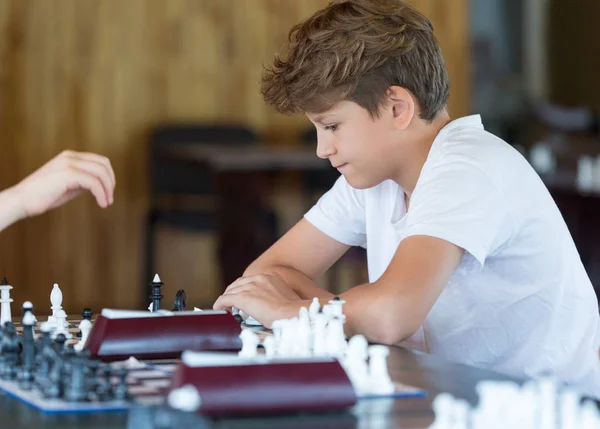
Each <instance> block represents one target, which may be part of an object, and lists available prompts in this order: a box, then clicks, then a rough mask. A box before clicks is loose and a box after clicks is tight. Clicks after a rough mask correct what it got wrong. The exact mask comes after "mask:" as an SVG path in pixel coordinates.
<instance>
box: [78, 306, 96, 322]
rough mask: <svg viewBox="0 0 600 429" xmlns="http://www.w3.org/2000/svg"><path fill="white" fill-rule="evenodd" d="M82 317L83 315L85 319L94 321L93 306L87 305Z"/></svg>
mask: <svg viewBox="0 0 600 429" xmlns="http://www.w3.org/2000/svg"><path fill="white" fill-rule="evenodd" d="M81 317H83V318H84V319H86V320H89V321H90V322H91V321H92V317H94V312H93V311H92V309H91V308H89V307H86V308H84V309H83V311H82V312H81Z"/></svg>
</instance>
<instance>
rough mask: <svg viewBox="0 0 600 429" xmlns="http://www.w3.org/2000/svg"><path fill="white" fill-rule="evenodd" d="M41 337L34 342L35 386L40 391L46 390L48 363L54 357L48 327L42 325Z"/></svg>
mask: <svg viewBox="0 0 600 429" xmlns="http://www.w3.org/2000/svg"><path fill="white" fill-rule="evenodd" d="M41 328H42V329H41V331H42V335H41V337H40V338H39V339H38V340H37V342H36V347H37V354H36V355H35V374H36V375H35V382H34V383H35V386H36V387H37V388H39V389H40V390H42V391H43V390H44V389H45V388H46V385H47V382H48V374H49V372H50V362H51V361H52V358H53V357H54V356H55V354H56V351H55V350H54V346H53V344H54V341H53V340H52V338H51V337H50V334H51V332H52V331H51V330H50V328H49V326H48V325H44V324H42V326H41Z"/></svg>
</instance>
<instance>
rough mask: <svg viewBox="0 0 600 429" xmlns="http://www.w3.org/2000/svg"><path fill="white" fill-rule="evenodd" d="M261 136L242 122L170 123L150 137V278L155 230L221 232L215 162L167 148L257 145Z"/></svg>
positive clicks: (147, 275) (146, 271)
mask: <svg viewBox="0 0 600 429" xmlns="http://www.w3.org/2000/svg"><path fill="white" fill-rule="evenodd" d="M258 140H259V139H258V135H257V134H256V133H255V132H254V131H253V130H252V129H250V128H248V127H246V126H243V125H236V124H210V125H202V124H189V125H187V124H184V125H179V124H166V125H160V126H158V127H157V128H155V129H154V130H153V131H152V132H151V134H150V136H149V171H148V174H149V180H150V184H149V185H150V186H149V188H150V189H149V191H150V204H149V210H148V214H147V219H146V261H145V267H144V278H145V279H151V278H152V276H153V274H154V272H155V245H156V237H155V231H156V228H157V226H159V225H165V226H170V227H173V228H177V229H183V230H191V231H207V232H213V231H215V230H216V219H215V207H216V204H218V200H217V198H216V195H215V180H214V177H213V174H212V172H211V170H210V168H209V166H206V167H202V166H199V165H198V164H197V163H193V162H189V163H188V162H185V161H182V162H179V161H172V160H167V159H164V157H162V156H161V155H160V150H161V148H164V147H165V146H168V145H171V144H175V143H176V144H186V145H201V144H207V143H219V144H223V145H226V144H232V143H233V144H246V143H247V144H252V143H256V142H258Z"/></svg>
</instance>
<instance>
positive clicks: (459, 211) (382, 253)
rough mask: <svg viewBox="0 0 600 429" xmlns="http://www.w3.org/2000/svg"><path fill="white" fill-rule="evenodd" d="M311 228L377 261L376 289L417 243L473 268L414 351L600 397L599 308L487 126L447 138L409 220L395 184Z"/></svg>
mask: <svg viewBox="0 0 600 429" xmlns="http://www.w3.org/2000/svg"><path fill="white" fill-rule="evenodd" d="M305 218H306V219H307V220H308V221H309V222H310V223H312V224H313V225H314V226H315V227H317V228H318V229H319V230H321V231H323V232H324V233H325V234H327V235H329V236H330V237H332V238H333V239H335V240H337V241H339V242H342V243H344V244H347V245H353V246H362V247H365V248H366V249H367V257H368V267H369V280H370V281H371V282H374V281H376V280H377V279H378V278H379V277H380V276H381V275H382V274H383V272H384V271H385V270H386V268H387V266H388V265H389V263H390V261H391V259H392V257H393V256H394V254H395V252H396V250H397V248H398V245H399V243H400V242H401V241H402V240H403V239H404V238H406V237H409V236H412V235H427V236H433V237H437V238H441V239H444V240H446V241H448V242H451V243H454V244H455V245H457V246H459V247H461V248H463V249H464V250H465V253H464V256H463V258H462V260H461V262H460V264H459V266H458V268H457V270H456V272H455V273H454V275H453V276H452V278H451V279H450V281H449V282H448V284H447V285H446V287H445V288H444V290H443V292H442V294H441V295H440V297H439V299H438V300H437V301H436V303H435V304H434V306H433V308H432V309H431V311H430V312H429V314H428V316H427V318H426V319H425V321H424V323H423V325H422V327H421V328H420V330H419V331H418V332H417V333H416V334H415V335H414V336H413V337H411V338H410V339H408V340H407V341H405V342H404V343H402V345H404V346H407V347H411V348H416V349H419V350H421V351H425V352H428V353H431V354H437V355H440V356H443V357H445V358H447V359H450V360H452V361H455V362H460V363H465V364H469V365H473V366H477V367H483V368H488V369H493V370H496V371H499V372H503V373H507V374H512V375H516V376H528V377H538V376H541V375H547V374H552V375H554V376H556V377H557V378H558V379H559V380H562V381H563V382H566V383H569V384H572V385H573V386H574V387H576V388H578V389H580V390H581V391H582V392H585V393H587V394H591V395H594V396H597V397H600V359H599V357H598V348H599V346H600V318H599V314H598V305H597V298H596V295H595V293H594V290H593V288H592V285H591V282H590V280H589V277H588V276H587V274H586V272H585V269H584V267H583V265H582V263H581V259H580V257H579V254H578V252H577V250H576V248H575V245H574V243H573V240H572V238H571V235H570V233H569V231H568V229H567V226H566V225H565V222H564V221H563V218H562V216H561V214H560V212H559V210H558V208H557V206H556V204H555V203H554V201H553V199H552V197H551V195H550V194H549V192H548V190H547V189H546V187H545V185H544V184H543V182H542V181H541V179H540V177H539V176H538V175H537V174H536V172H535V171H534V170H533V169H532V168H531V166H530V165H529V163H528V162H527V161H526V160H525V158H523V157H522V156H521V154H520V153H519V152H517V151H516V150H515V149H513V148H512V147H511V146H510V145H508V144H507V143H505V142H504V141H503V140H501V139H500V138H498V137H496V136H494V135H492V134H490V133H488V132H487V131H485V130H484V128H483V125H482V123H481V118H480V116H479V115H473V116H469V117H465V118H461V119H457V120H455V121H452V122H451V123H449V124H448V125H446V126H445V127H444V128H443V129H442V130H441V131H440V133H439V134H438V136H437V137H436V139H435V141H434V143H433V145H432V147H431V150H430V153H429V156H428V158H427V161H426V162H425V165H424V166H423V169H422V171H421V175H420V176H419V179H418V181H417V184H416V187H415V189H414V191H413V193H412V195H411V201H410V207H409V211H408V212H406V207H405V202H404V191H403V189H402V188H400V186H399V185H398V184H397V183H395V182H393V181H391V180H388V181H385V182H383V183H381V184H379V185H377V186H375V187H372V188H369V189H363V190H357V189H354V188H352V187H350V185H348V183H347V182H346V180H345V179H344V178H343V177H340V179H339V180H338V181H337V182H336V183H335V185H334V186H333V187H332V189H331V190H330V191H328V192H327V193H326V194H325V195H323V197H322V198H321V199H320V200H319V201H318V203H317V204H316V205H315V206H314V207H313V208H312V209H311V210H310V211H308V213H306V215H305Z"/></svg>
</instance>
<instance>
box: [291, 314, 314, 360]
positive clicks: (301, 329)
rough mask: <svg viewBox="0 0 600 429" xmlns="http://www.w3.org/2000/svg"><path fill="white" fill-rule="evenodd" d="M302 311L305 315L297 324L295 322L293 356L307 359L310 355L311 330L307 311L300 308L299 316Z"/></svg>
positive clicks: (311, 346) (311, 345)
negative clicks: (294, 350)
mask: <svg viewBox="0 0 600 429" xmlns="http://www.w3.org/2000/svg"><path fill="white" fill-rule="evenodd" d="M302 309H304V310H305V311H306V315H305V316H303V317H301V318H299V320H298V322H296V344H297V349H296V353H295V354H296V356H303V357H307V356H310V355H311V354H312V348H313V344H312V343H313V342H312V330H311V328H310V320H309V319H308V310H306V308H305V307H302V308H301V309H300V310H301V311H300V314H302Z"/></svg>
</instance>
